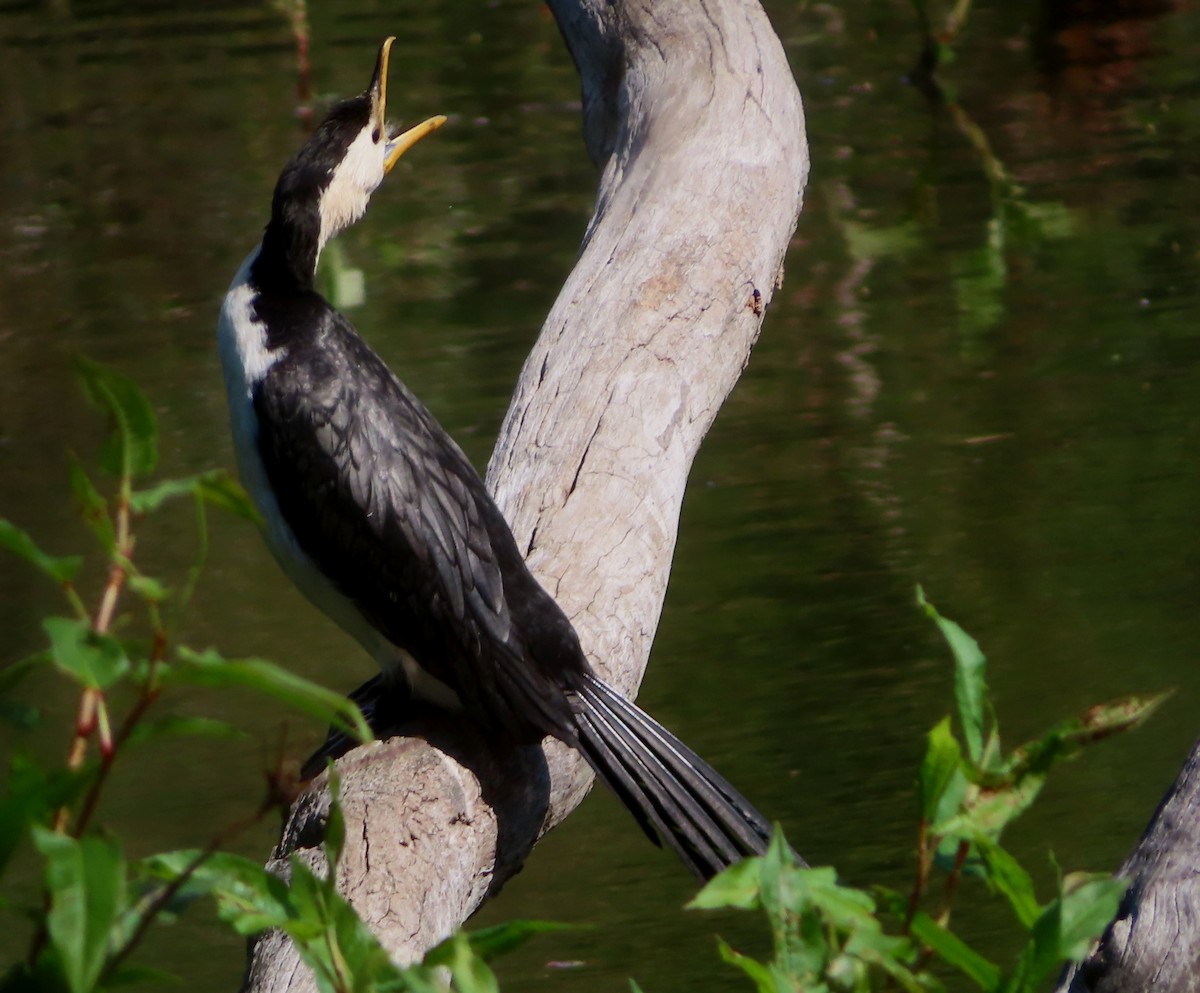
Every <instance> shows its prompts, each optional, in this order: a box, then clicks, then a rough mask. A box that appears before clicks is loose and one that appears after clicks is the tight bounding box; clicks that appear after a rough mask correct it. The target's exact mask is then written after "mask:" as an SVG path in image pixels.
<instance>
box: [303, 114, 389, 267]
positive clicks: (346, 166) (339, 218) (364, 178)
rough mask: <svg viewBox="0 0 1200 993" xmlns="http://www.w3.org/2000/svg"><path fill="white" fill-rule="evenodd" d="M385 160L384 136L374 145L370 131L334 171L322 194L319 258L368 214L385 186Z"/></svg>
mask: <svg viewBox="0 0 1200 993" xmlns="http://www.w3.org/2000/svg"><path fill="white" fill-rule="evenodd" d="M383 158H384V142H383V139H382V136H381V137H380V139H379V140H378V141H375V140H373V139H372V131H371V128H370V127H367V128H364V129H363V130H362V131H361V132H359V135H358V137H357V138H355V139H354V141H353V142H352V143H351V145H350V147H349V148H348V149H347V150H346V155H345V158H343V159H342V161H341V162H340V163H339V165H338V167H337V169H335V170H334V172H333V176H332V178H331V179H330V181H329V186H328V187H326V189H325V192H324V193H323V194H321V204H320V213H321V234H320V238H319V240H318V242H317V254H318V256H319V255H320V253H321V250H322V249H323V248H324V247H325V246H326V245H327V244H328V243H329V241H330V239H332V238H334V237H336V236H337V235H338V233H340V232H342V231H344V230H346V228H348V227H349V226H350V225H351V224H353V223H354V222H355V221H357V220H358V219H359V218H360V217H362V215H363V214H364V213H365V212H366V210H367V203H368V202H369V201H370V199H371V194H372V193H374V192H375V190H376V189H378V188H379V184H380V183H382V182H383V176H384V172H383Z"/></svg>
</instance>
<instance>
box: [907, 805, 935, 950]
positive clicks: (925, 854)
mask: <svg viewBox="0 0 1200 993" xmlns="http://www.w3.org/2000/svg"><path fill="white" fill-rule="evenodd" d="M932 868H933V850H932V847H931V846H930V843H929V822H928V821H927V820H925V818H924V817H922V818H921V823H920V824H919V825H918V827H917V878H916V879H915V880H914V881H913V888H912V892H911V893H910V894H909V895H908V912H907V913H906V914H905V916H904V933H905V934H908V933H909V932H910V931H911V929H912V922H913V918H914V917H915V916H916V915H917V909H918V908H919V906H920V904H921V896H922V895H923V894H924V892H925V886H926V884H927V883H928V882H929V873H930V871H931V870H932Z"/></svg>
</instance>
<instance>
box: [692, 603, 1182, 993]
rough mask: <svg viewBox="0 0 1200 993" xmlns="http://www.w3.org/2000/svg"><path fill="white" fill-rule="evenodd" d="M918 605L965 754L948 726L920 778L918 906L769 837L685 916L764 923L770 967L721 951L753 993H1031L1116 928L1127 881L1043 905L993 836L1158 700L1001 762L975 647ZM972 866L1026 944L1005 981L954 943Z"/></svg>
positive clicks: (1123, 707)
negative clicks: (724, 914)
mask: <svg viewBox="0 0 1200 993" xmlns="http://www.w3.org/2000/svg"><path fill="white" fill-rule="evenodd" d="M917 600H918V604H919V605H920V607H921V608H922V609H923V610H924V612H925V613H926V615H927V616H928V617H929V618H930V619H931V620H932V621H933V622H934V623H935V624H936V625H937V627H938V630H939V631H940V632H941V634H942V636H943V637H944V638H945V640H946V644H947V645H948V647H949V649H950V653H951V656H952V658H953V660H954V671H955V681H954V684H955V702H956V704H957V717H958V724H959V726H960V728H961V731H962V740H961V741H960V740H959V738H957V737H955V735H954V732H953V730H952V721H951V718H950V717H949V716H947V717H945V718H943V719H942V720H941V721H939V722H938V723H937V724H936V725H935V726H934V727H933V729H932V730H931V731H930V732H929V736H928V738H927V743H926V750H925V756H924V759H923V760H922V762H921V766H920V769H919V770H918V774H917V799H918V805H919V809H920V815H921V820H920V826H919V833H918V846H917V867H918V871H917V881H916V884H915V886H914V889H913V892H912V893H910V894H909V895H908V896H907V897H904V896H901V895H900V894H897V893H894V892H890V891H887V890H883V889H877V890H876V891H875V892H874V893H873V894H872V893H871V892H868V891H867V890H862V889H856V888H853V887H850V886H846V885H844V884H842V883H840V882H839V881H838V879H837V876H836V873H835V872H834V870H833V869H831V868H812V869H810V868H807V867H802V866H801V864H800V863H799V861H798V860H797V859H796V857H795V856H794V854H793V853H792V851H791V849H790V848H789V847H788V845H787V843H786V841H785V840H784V838H783V834H782V832H781V831H779V830H778V829H777V830H776V834H775V837H774V839H773V840H772V843H771V847H770V849H769V851H768V852H767V854H766V855H765V856H763V857H762V858H755V859H746V860H745V861H743V862H741V863H739V864H738V865H735V866H733V867H732V868H730V869H728V870H726V871H725V872H723V873H721V875H719V876H718V877H717V878H716V879H714V880H712V881H711V882H710V883H709V884H708V885H707V886H706V887H705V888H704V889H703V890H702V891H701V892H700V894H699V896H697V897H696V899H695V900H693V901H692V903H691V904H690V906H691V907H692V908H695V909H713V908H736V909H741V910H755V909H757V910H761V911H762V912H763V913H764V914H765V915H766V918H767V921H768V923H769V926H770V929H771V934H772V937H773V939H774V957H773V958H772V959H771V960H770V961H769V962H760V961H758V960H756V959H754V958H751V957H750V956H747V955H744V954H742V953H740V952H738V951H735V950H734V949H733V948H731V947H729V946H728V945H727V944H725V943H724V942H721V943H720V945H719V950H720V954H721V958H722V959H723V960H724V961H725V962H727V963H729V964H730V965H733V966H735V967H736V968H738V969H739V970H741V971H742V972H743V973H744V974H745V975H746V976H747V977H749V979H750V980H751V981H752V982H753V984H754V986H755V988H756V989H757V990H758V991H759V993H784V991H797V990H803V991H811V993H825V991H853V993H868V991H872V990H879V989H900V990H906V991H922V990H938V989H941V988H942V985H941V982H940V981H939V980H938V979H937V978H936V977H935V976H934V975H933V974H932V973H931V972H930V971H929V969H928V966H929V964H930V961H931V959H932V958H937V959H939V960H940V961H941V962H943V963H945V965H947V966H949V967H952V968H953V969H955V970H957V971H958V972H959V973H961V974H962V975H963V976H965V977H966V978H967V979H968V980H970V981H971V982H972V983H973V984H974V985H975V986H977V987H978V988H979V989H981V990H984V991H986V993H1032V991H1034V990H1036V989H1039V988H1041V986H1042V985H1043V984H1044V983H1045V982H1046V981H1047V980H1048V979H1050V977H1052V976H1053V975H1054V974H1056V973H1057V972H1058V971H1059V970H1061V968H1062V966H1063V963H1064V962H1066V961H1079V960H1080V959H1081V958H1083V956H1084V955H1086V953H1087V951H1088V948H1089V946H1090V944H1091V942H1092V941H1093V940H1094V939H1095V938H1096V937H1097V936H1099V935H1100V934H1101V933H1102V932H1103V931H1104V929H1105V928H1106V927H1107V926H1108V924H1109V922H1110V921H1111V920H1112V919H1113V917H1114V916H1115V915H1116V912H1117V908H1118V905H1119V903H1120V900H1121V897H1122V895H1123V893H1124V891H1125V885H1126V884H1125V882H1124V881H1123V880H1120V879H1113V878H1111V877H1108V876H1094V875H1088V874H1076V875H1071V876H1067V877H1065V878H1060V879H1059V880H1058V883H1057V886H1056V889H1055V892H1054V893H1053V895H1052V896H1051V898H1050V899H1049V900H1047V901H1046V902H1045V903H1042V902H1041V901H1039V899H1038V897H1037V893H1036V891H1035V888H1034V884H1033V879H1032V878H1031V877H1030V875H1029V873H1028V872H1027V871H1026V870H1025V869H1024V868H1023V867H1022V866H1021V865H1020V864H1019V863H1018V862H1017V860H1016V859H1015V858H1014V857H1013V855H1012V854H1011V853H1010V852H1008V851H1007V850H1005V849H1004V848H1003V847H1001V845H1000V835H1001V832H1002V831H1003V829H1004V828H1005V827H1006V826H1007V825H1008V824H1009V823H1011V822H1012V820H1013V819H1014V818H1016V817H1017V816H1018V815H1019V814H1021V813H1022V812H1023V811H1024V810H1026V809H1027V808H1028V806H1029V804H1030V803H1032V802H1033V800H1034V798H1035V797H1036V796H1037V794H1038V792H1039V790H1040V789H1041V787H1042V784H1043V783H1044V782H1045V778H1046V775H1047V773H1048V772H1049V771H1050V768H1051V767H1052V766H1053V765H1055V764H1056V763H1057V762H1058V761H1059V760H1061V759H1064V758H1070V757H1073V756H1074V755H1076V754H1078V752H1079V750H1080V749H1081V748H1082V746H1083V745H1085V744H1087V743H1089V742H1092V741H1097V740H1099V739H1101V738H1103V737H1107V736H1108V735H1110V734H1114V733H1117V732H1119V731H1123V730H1127V729H1129V728H1132V727H1136V726H1137V725H1138V724H1140V723H1141V722H1142V721H1143V720H1145V719H1146V717H1147V716H1148V715H1149V714H1150V713H1151V712H1152V711H1153V710H1154V708H1155V707H1156V706H1157V705H1158V703H1159V702H1160V701H1161V699H1162V698H1161V697H1155V698H1152V699H1150V700H1145V701H1143V700H1139V699H1136V698H1131V699H1129V700H1124V701H1119V702H1117V703H1114V704H1108V705H1104V706H1100V707H1094V708H1092V709H1091V710H1089V711H1088V712H1087V714H1086V715H1085V716H1084V717H1083V718H1081V719H1079V720H1075V721H1067V722H1064V723H1063V724H1060V725H1058V726H1056V727H1054V728H1052V729H1050V730H1049V731H1048V732H1046V733H1045V734H1044V735H1043V736H1042V737H1040V738H1038V739H1036V740H1034V741H1033V742H1030V743H1028V744H1026V745H1024V746H1022V747H1020V748H1017V749H1014V750H1013V751H1012V752H1011V753H1009V754H1007V755H1006V754H1005V753H1004V752H1003V750H1002V748H1001V745H1000V734H999V729H998V726H997V721H996V719H995V715H994V714H993V713H992V708H991V705H990V703H989V700H988V696H987V685H986V682H985V678H984V677H985V667H986V660H985V658H984V655H983V653H982V652H981V651H980V649H979V645H978V644H977V643H976V641H975V639H974V638H972V637H971V636H970V635H968V634H967V633H966V632H965V631H963V629H962V628H961V627H959V625H957V624H955V623H954V622H953V621H951V620H947V619H946V618H943V617H942V616H941V615H939V614H938V612H937V611H936V610H935V609H934V607H933V605H932V604H930V603H928V601H926V600H925V597H924V595H923V593H922V592H921V591H920V590H918V592H917ZM938 866H940V867H941V868H942V870H943V872H944V873H945V884H944V889H943V893H942V896H941V899H940V907H939V908H938V909H937V910H936V912H935V913H932V914H931V913H930V912H928V911H927V910H924V909H922V904H923V903H925V902H927V899H928V897H929V894H930V890H931V880H932V873H933V870H934V869H935V868H936V867H938ZM968 866H969V867H970V868H971V869H972V870H974V871H973V873H972V875H974V876H978V877H979V878H980V879H982V881H983V884H984V885H985V886H986V887H987V889H988V890H989V891H990V892H992V893H994V894H997V895H999V896H1000V897H1001V898H1002V899H1003V900H1004V901H1005V902H1006V903H1007V905H1008V907H1009V908H1010V909H1011V911H1012V914H1013V918H1014V920H1015V923H1016V925H1017V927H1019V928H1020V931H1021V933H1022V934H1023V936H1024V938H1023V945H1022V947H1021V950H1020V951H1019V952H1018V954H1017V956H1016V959H1015V961H1014V963H1013V964H1012V966H1011V967H1009V968H1008V969H1007V970H1005V969H1004V968H1003V967H1001V966H1000V965H998V964H997V963H995V962H992V961H990V960H989V959H988V958H987V957H986V956H985V955H983V954H981V953H980V952H978V951H976V950H975V949H973V948H971V947H970V946H969V945H968V944H967V943H966V942H965V941H963V940H962V939H961V938H960V937H958V936H957V935H956V934H954V933H953V932H952V931H951V930H950V927H949V921H950V910H951V903H952V900H953V898H954V896H955V895H956V893H957V892H958V891H959V889H960V884H961V883H962V882H963V879H962V877H963V875H964V870H965V869H966V868H967V867H968Z"/></svg>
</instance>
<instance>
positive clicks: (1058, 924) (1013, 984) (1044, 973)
mask: <svg viewBox="0 0 1200 993" xmlns="http://www.w3.org/2000/svg"><path fill="white" fill-rule="evenodd" d="M1061 947H1062V903H1061V901H1060V900H1057V899H1055V900H1051V901H1050V902H1049V903H1048V904H1046V907H1045V909H1044V910H1043V911H1042V914H1041V916H1040V917H1039V918H1038V919H1037V921H1036V922H1035V923H1034V925H1033V930H1032V933H1031V934H1030V938H1029V942H1028V943H1027V944H1026V946H1025V948H1024V949H1022V951H1021V954H1020V955H1019V956H1018V957H1017V967H1016V969H1014V970H1013V973H1012V975H1011V976H1010V977H1009V979H1008V982H1007V983H1005V985H1004V987H1003V989H1004V993H1026V991H1028V993H1034V991H1035V990H1038V989H1040V988H1041V986H1042V984H1043V983H1044V982H1045V981H1046V980H1048V979H1049V978H1050V977H1051V976H1052V975H1054V974H1055V973H1057V972H1058V971H1059V969H1060V968H1061V965H1062V958H1061V957H1060V955H1059V949H1060V948H1061Z"/></svg>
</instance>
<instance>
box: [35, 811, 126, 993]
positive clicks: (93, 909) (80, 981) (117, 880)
mask: <svg viewBox="0 0 1200 993" xmlns="http://www.w3.org/2000/svg"><path fill="white" fill-rule="evenodd" d="M33 840H34V844H35V845H36V846H37V848H38V851H40V852H41V853H42V856H43V857H44V858H45V860H46V888H47V890H48V892H49V898H50V909H49V911H48V912H47V915H46V927H47V930H48V931H49V933H50V940H51V942H53V944H54V947H55V949H56V950H57V951H58V954H59V957H60V959H61V961H62V965H63V971H64V972H65V973H66V976H67V981H68V983H69V984H70V987H71V990H72V993H88V991H90V990H92V989H93V988H94V987H95V986H96V983H97V981H98V980H99V979H100V975H101V973H102V972H103V971H104V965H105V962H106V961H107V959H108V953H109V933H110V931H111V930H112V929H113V927H114V925H115V924H116V922H117V918H118V917H119V916H120V914H121V913H122V912H123V911H124V910H125V906H126V895H125V859H124V857H123V856H122V854H121V849H120V846H119V845H118V844H117V843H116V842H115V841H114V840H112V839H110V838H106V837H103V836H101V835H98V834H87V835H85V836H84V837H83V838H80V839H75V838H70V837H67V836H66V835H62V834H56V833H55V832H53V831H49V830H47V829H45V828H41V827H35V828H34V831H33Z"/></svg>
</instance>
